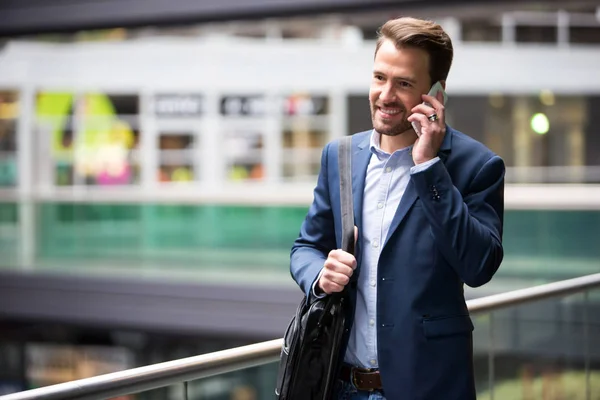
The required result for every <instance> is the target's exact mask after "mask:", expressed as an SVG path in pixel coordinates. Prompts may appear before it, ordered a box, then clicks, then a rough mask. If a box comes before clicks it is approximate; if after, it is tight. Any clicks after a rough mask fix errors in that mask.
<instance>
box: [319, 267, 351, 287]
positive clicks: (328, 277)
mask: <svg viewBox="0 0 600 400" xmlns="http://www.w3.org/2000/svg"><path fill="white" fill-rule="evenodd" d="M322 277H323V280H324V281H326V282H327V281H329V282H334V283H336V284H338V285H341V286H346V285H347V284H348V282H350V277H349V276H347V275H344V274H342V273H339V272H334V271H330V270H325V271H324V272H323V275H322Z"/></svg>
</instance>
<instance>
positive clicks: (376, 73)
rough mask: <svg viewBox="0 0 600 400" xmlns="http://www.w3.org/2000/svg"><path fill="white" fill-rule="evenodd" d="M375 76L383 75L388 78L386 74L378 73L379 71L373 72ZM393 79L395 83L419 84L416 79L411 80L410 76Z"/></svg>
mask: <svg viewBox="0 0 600 400" xmlns="http://www.w3.org/2000/svg"><path fill="white" fill-rule="evenodd" d="M373 75H382V76H386V77H387V75H386V74H384V73H383V72H381V71H377V70H375V71H373ZM393 79H394V80H395V81H406V82H410V83H412V84H416V83H417V81H416V80H415V79H413V78H410V77H408V76H395V77H393Z"/></svg>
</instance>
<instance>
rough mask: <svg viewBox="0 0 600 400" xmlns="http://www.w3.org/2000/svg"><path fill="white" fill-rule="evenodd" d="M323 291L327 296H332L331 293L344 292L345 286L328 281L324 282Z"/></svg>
mask: <svg viewBox="0 0 600 400" xmlns="http://www.w3.org/2000/svg"><path fill="white" fill-rule="evenodd" d="M320 286H321V289H322V290H323V292H325V293H326V294H331V293H338V292H341V291H342V290H344V286H341V285H338V284H337V283H335V282H331V281H327V280H324V281H323V282H322V283H321V284H320Z"/></svg>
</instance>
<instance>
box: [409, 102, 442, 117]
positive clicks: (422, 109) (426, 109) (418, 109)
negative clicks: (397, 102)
mask: <svg viewBox="0 0 600 400" xmlns="http://www.w3.org/2000/svg"><path fill="white" fill-rule="evenodd" d="M410 111H412V112H413V113H421V114H423V115H425V116H427V117H428V116H430V115H431V114H433V113H435V112H436V111H435V108H433V107H430V106H428V105H427V104H418V105H416V106H414V107H413V108H412V110H410Z"/></svg>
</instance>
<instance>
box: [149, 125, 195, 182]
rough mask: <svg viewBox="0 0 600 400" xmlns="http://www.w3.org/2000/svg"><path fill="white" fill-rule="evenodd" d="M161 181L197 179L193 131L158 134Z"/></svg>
mask: <svg viewBox="0 0 600 400" xmlns="http://www.w3.org/2000/svg"><path fill="white" fill-rule="evenodd" d="M158 146H159V154H158V157H159V170H158V180H159V182H192V181H194V179H195V175H196V174H195V168H194V148H195V137H194V134H193V133H192V132H166V131H163V132H161V133H160V135H159V136H158Z"/></svg>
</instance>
